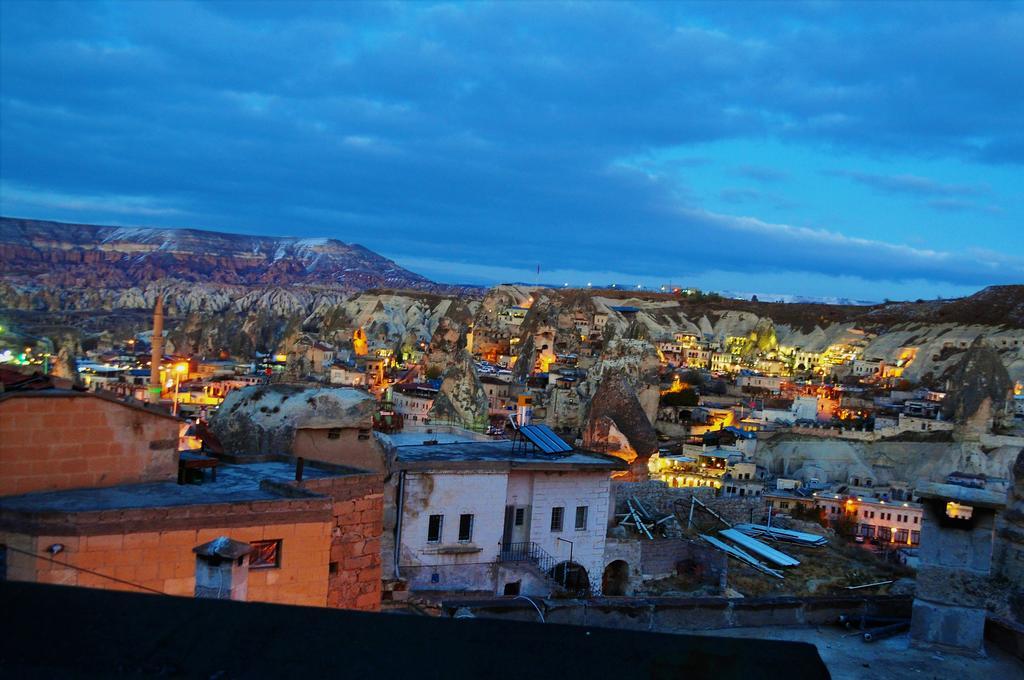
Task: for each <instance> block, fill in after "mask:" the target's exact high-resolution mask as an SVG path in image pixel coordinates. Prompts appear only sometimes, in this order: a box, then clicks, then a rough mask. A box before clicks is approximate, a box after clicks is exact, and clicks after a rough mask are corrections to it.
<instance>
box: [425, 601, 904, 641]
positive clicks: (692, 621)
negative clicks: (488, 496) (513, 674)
mask: <svg viewBox="0 0 1024 680" xmlns="http://www.w3.org/2000/svg"><path fill="white" fill-rule="evenodd" d="M538 605H539V606H540V607H541V609H542V610H543V611H544V619H545V621H547V622H548V623H565V624H572V625H578V626H600V627H604V628H625V629H630V630H647V631H653V632H663V633H676V632H687V631H695V630H716V629H724V628H745V627H759V626H819V625H827V624H831V623H836V622H837V621H838V620H839V615H840V614H849V615H853V616H859V615H862V614H867V615H870V616H879V617H894V618H895V617H900V618H905V617H909V616H910V609H911V598H910V597H903V596H886V595H881V596H866V597H841V596H837V597H764V598H760V597H759V598H753V597H748V598H724V597H697V598H668V597H660V598H613V599H612V598H601V599H595V600H589V601H582V600H541V601H539V602H538ZM443 607H444V610H445V613H446V614H448V615H449V616H452V615H454V613H455V611H456V610H457V609H459V608H462V607H466V608H468V609H470V610H471V611H472V612H473V614H474V615H475V616H478V617H481V618H502V619H514V620H520V621H536V620H537V612H536V610H535V609H534V608H533V606H532V605H531V604H530V603H528V602H524V601H522V600H486V601H484V600H477V601H473V600H466V599H462V600H455V599H453V600H450V601H445V602H444V603H443Z"/></svg>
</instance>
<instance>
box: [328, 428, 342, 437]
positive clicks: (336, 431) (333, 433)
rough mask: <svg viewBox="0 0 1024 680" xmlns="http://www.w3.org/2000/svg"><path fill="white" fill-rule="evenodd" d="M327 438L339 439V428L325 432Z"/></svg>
mask: <svg viewBox="0 0 1024 680" xmlns="http://www.w3.org/2000/svg"><path fill="white" fill-rule="evenodd" d="M327 438H328V439H341V428H340V427H332V428H331V429H329V430H327Z"/></svg>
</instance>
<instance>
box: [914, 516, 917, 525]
mask: <svg viewBox="0 0 1024 680" xmlns="http://www.w3.org/2000/svg"><path fill="white" fill-rule="evenodd" d="M914 524H917V515H914Z"/></svg>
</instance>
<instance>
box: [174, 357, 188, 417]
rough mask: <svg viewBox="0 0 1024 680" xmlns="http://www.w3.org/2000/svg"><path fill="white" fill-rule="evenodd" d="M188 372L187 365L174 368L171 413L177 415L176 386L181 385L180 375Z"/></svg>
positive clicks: (178, 365)
mask: <svg viewBox="0 0 1024 680" xmlns="http://www.w3.org/2000/svg"><path fill="white" fill-rule="evenodd" d="M187 370H188V364H177V365H175V367H174V405H173V406H172V407H171V413H173V414H174V415H178V385H179V384H180V383H181V374H182V373H184V372H185V371H187Z"/></svg>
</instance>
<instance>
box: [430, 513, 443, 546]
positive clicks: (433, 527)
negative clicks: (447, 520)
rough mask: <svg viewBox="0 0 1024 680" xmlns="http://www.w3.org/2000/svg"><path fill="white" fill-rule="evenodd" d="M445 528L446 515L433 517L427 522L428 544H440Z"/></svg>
mask: <svg viewBox="0 0 1024 680" xmlns="http://www.w3.org/2000/svg"><path fill="white" fill-rule="evenodd" d="M443 527H444V515H431V516H430V520H429V521H428V522H427V543H440V542H441V531H442V529H443Z"/></svg>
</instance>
